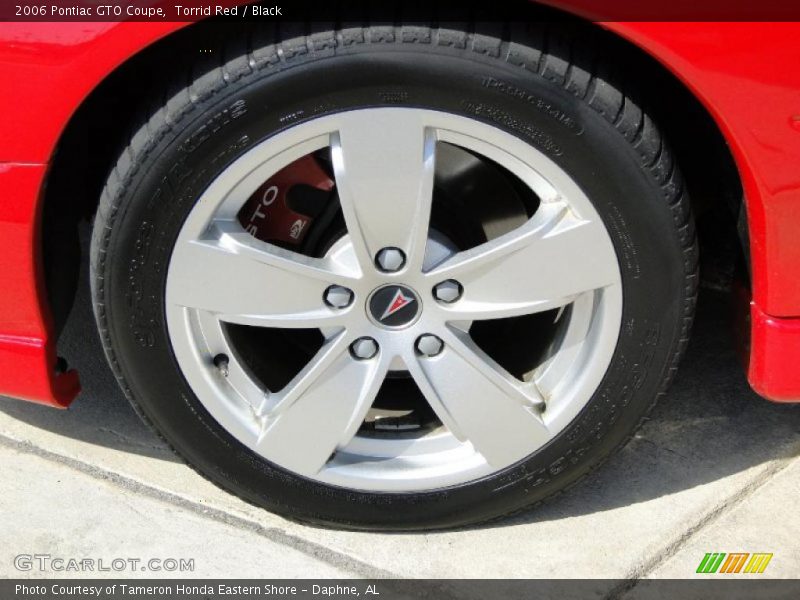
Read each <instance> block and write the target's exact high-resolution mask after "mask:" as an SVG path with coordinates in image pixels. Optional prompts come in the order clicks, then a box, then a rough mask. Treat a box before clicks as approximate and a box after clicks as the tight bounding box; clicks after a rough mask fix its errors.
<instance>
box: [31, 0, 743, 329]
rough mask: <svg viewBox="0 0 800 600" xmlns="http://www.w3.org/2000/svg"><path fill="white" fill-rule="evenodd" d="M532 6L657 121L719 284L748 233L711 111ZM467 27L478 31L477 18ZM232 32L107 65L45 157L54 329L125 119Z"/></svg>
mask: <svg viewBox="0 0 800 600" xmlns="http://www.w3.org/2000/svg"><path fill="white" fill-rule="evenodd" d="M530 12H531V14H530V16H529V17H528V18H529V19H531V20H538V19H542V20H546V21H548V25H547V27H549V28H553V27H563V28H565V31H567V32H568V34H569V35H565V36H564V37H565V38H569V37H570V36H575V35H591V36H593V37H594V38H595V39H596V40H597V41H598V42H599V43H600V44H601V45H600V46H599V47H601V48H603V52H602V55H601V56H597V57H595V58H594V60H595V61H598V63H599V64H602V65H603V67H604V68H605V69H609V70H610V71H611V72H610V73H609V78H610V79H611V80H612V81H614V82H615V84H617V85H619V86H620V87H621V88H622V89H623V90H625V91H626V92H627V91H628V90H631V88H635V90H632V91H631V93H632V95H635V97H636V98H637V100H638V101H639V102H640V104H641V105H642V106H643V107H645V108H646V109H647V110H648V112H650V114H651V115H652V117H653V118H654V120H655V121H656V122H657V123H658V124H659V127H660V129H661V130H662V132H663V133H664V134H665V136H666V137H667V139H668V140H669V142H670V144H671V146H672V147H673V150H674V154H675V156H676V157H677V160H678V163H679V165H680V167H681V169H682V171H683V174H684V177H685V180H686V184H687V187H688V190H689V194H690V197H691V199H692V207H693V210H694V213H695V218H696V221H697V224H698V233H699V240H700V246H701V275H702V281H703V283H704V284H705V285H710V286H712V287H716V288H723V289H724V288H727V287H728V286H729V284H730V281H731V279H732V278H733V276H734V272H735V270H736V269H737V267H738V266H739V265H740V264H742V262H743V261H742V259H743V258H746V255H747V252H746V250H743V248H746V239H744V240H742V243H740V241H739V236H738V232H737V223H738V220H739V219H740V218H743V215H744V211H742V210H741V204H742V186H741V181H740V178H739V173H738V170H737V169H736V166H735V162H734V160H733V157H732V155H731V152H730V150H729V148H728V146H727V144H726V142H725V139H724V137H723V135H722V133H721V132H720V130H719V128H718V127H717V125H716V123H715V122H714V119H713V118H712V117H711V115H710V114H709V113H708V111H707V110H706V109H705V107H704V106H703V105H702V104H701V103H700V102H699V101H698V99H697V98H696V97H695V96H694V95H693V94H692V93H691V92H690V91H689V90H688V89H687V88H686V87H685V86H684V85H683V83H682V82H680V81H679V80H678V79H677V78H676V77H675V76H674V75H673V74H672V73H670V72H669V71H668V70H667V69H666V68H665V67H664V66H663V65H661V64H660V63H659V62H658V61H656V60H655V59H653V58H652V57H651V56H649V55H648V54H647V53H645V52H644V51H643V50H642V49H640V48H639V47H637V46H635V45H633V44H632V43H630V42H627V41H626V40H623V39H622V38H620V37H618V36H617V35H616V34H613V33H611V32H608V31H606V30H604V29H602V28H600V27H599V26H597V25H595V24H592V23H589V22H585V21H582V20H579V19H577V18H572V17H567V16H565V15H564V14H563V13H558V12H554V11H552V10H551V9H545V8H542V7H538V6H536V5H533V4H531V8H530ZM299 27H300V28H301V30H300V31H298V32H297V33H308V31H302V28H303V27H305V28H306V29H308V30H310V29H312V28H314V27H316V26H315V25H311V24H307V25H305V26H303V25H299ZM320 27H321V25H320ZM329 27H330V25H326V26H325V28H329ZM473 27H474V28H475V30H476V31H480V27H481V26H480V25H473ZM576 29H577V30H578V31H577V32H576ZM507 32H508V28H507V27H503V26H500V25H498V24H492V25H491V27H490V31H487V33H490V34H492V35H498V34H503V35H504V34H505V33H507ZM232 35H237V36H242V30H241V26H239V25H236V24H231V23H227V22H217V21H214V20H208V21H202V22H200V23H196V24H194V25H191V26H188V27H186V28H184V29H181V30H178V31H176V32H175V33H173V34H171V35H169V36H167V37H166V38H164V39H162V40H160V41H158V42H156V43H154V44H153V45H151V46H149V47H148V48H146V49H144V50H142V51H141V52H139V53H138V54H136V55H135V56H133V57H132V58H130V59H129V60H128V61H126V62H125V63H123V64H122V65H121V66H120V67H119V68H118V69H117V70H115V71H114V72H113V73H111V74H110V75H109V76H108V77H107V78H106V79H105V80H104V81H103V82H102V83H100V85H99V86H98V87H97V88H96V89H95V90H94V91H93V92H92V93H91V94H90V95H89V96H88V97H87V98H86V100H85V101H84V102H83V103H82V104H81V106H80V107H79V108H78V110H77V111H76V112H75V114H74V115H73V117H72V119H71V120H70V121H69V123H68V125H67V127H66V128H65V130H64V132H63V134H62V136H61V138H60V140H59V142H58V144H57V146H56V151H55V153H54V156H53V158H52V161H51V170H50V175H49V177H48V182H47V186H46V189H45V194H44V200H43V201H44V208H43V220H42V236H41V239H42V240H43V242H42V243H43V248H42V256H43V257H44V270H45V276H46V282H47V291H48V302H49V304H50V307H51V310H52V314H53V316H54V320H55V324H56V327H57V331H60V329H61V327H62V326H63V324H64V322H65V321H66V318H67V316H68V313H69V311H70V309H71V305H72V302H73V299H74V296H75V291H76V289H77V282H78V272H79V267H80V261H81V257H80V249H79V245H78V227H79V223H80V221H81V220H85V219H89V218H91V216H92V215H93V213H94V211H95V209H96V207H97V204H98V202H99V198H100V194H101V191H102V188H103V185H104V183H105V180H106V178H107V176H108V173H109V171H110V169H112V168H113V166H114V164H115V162H116V160H117V157H118V155H119V154H120V152H121V151H122V149H123V148H124V147H125V145H126V144H127V143H128V140H129V139H130V137H131V136H132V135H133V133H134V130H133V128H134V127H136V126H137V125H138V124H139V123H141V122H142V121H143V119H144V116H145V115H146V114H147V112H148V111H149V110H150V109H151V108H154V107H153V106H152V101H151V100H150V99H160V98H162V97H163V95H164V90H165V89H166V90H169V89H172V88H175V87H176V86H183V85H184V84H185V83H187V80H188V79H189V77H190V76H191V74H192V73H197V72H202V69H203V65H204V64H209V61H215V60H216V61H219V60H225V59H226V57H222V58H220V57H214V56H213V55H211V56H209V57H208V58H206V57H201V60H198V57H199V54H200V52H201V49H209V48H210V49H216V48H222V47H224V44H222V43H221V42H222V40H224V39H226V38H227V37H228V36H232ZM275 35H276V36H281V37H292V36H293V32H292V31H285V30H284V31H278V29H277V27H276V28H275ZM566 51H567V52H569V48H568V47H567V49H566ZM204 61H205V62H204ZM632 74H635V75H632ZM744 229H745V231H746V228H744ZM745 235H746V233H745Z"/></svg>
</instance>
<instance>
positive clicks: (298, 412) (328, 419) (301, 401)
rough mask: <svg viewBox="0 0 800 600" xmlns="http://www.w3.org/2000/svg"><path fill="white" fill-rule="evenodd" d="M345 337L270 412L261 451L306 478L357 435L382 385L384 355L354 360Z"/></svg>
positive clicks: (328, 347)
mask: <svg viewBox="0 0 800 600" xmlns="http://www.w3.org/2000/svg"><path fill="white" fill-rule="evenodd" d="M348 341H349V340H348V339H347V338H346V336H345V335H344V334H340V335H339V336H338V337H337V338H335V339H333V340H332V341H329V342H328V343H327V344H326V345H325V346H323V348H322V349H321V350H320V351H319V352H318V353H317V355H316V356H315V357H314V359H313V360H312V361H311V363H309V365H307V366H306V368H305V369H304V370H303V371H302V372H301V373H300V374H299V375H298V376H297V377H295V379H294V380H293V381H292V382H291V383H290V384H289V385H287V386H286V388H285V389H284V390H283V391H282V392H281V393H280V394H278V400H277V403H276V404H274V406H273V407H272V408H271V409H270V410H269V411H267V412H266V418H265V424H264V427H263V429H262V432H261V435H260V437H259V439H258V442H257V449H258V451H259V452H260V453H262V454H263V455H264V456H266V457H267V458H269V459H270V460H272V461H274V462H276V463H278V464H280V465H281V466H283V467H285V468H288V469H291V470H292V471H295V472H297V473H300V474H301V475H305V476H308V477H311V476H314V475H316V474H317V473H318V472H319V471H320V469H321V468H322V467H323V466H324V465H325V463H326V462H328V460H329V459H330V457H331V455H332V454H333V453H334V452H335V451H336V449H337V448H340V447H343V446H345V445H346V444H347V442H349V441H350V440H351V439H352V437H353V436H354V435H355V433H356V431H358V428H359V426H360V425H361V423H362V422H363V421H364V418H365V417H366V414H367V411H369V409H370V407H371V406H372V402H373V400H374V399H375V395H376V394H377V393H378V389H379V387H380V385H381V382H382V381H383V378H384V375H385V374H386V371H387V368H388V362H387V361H386V360H384V359H383V358H382V357H380V356H379V357H377V358H376V359H373V360H363V361H361V360H356V359H354V358H353V357H352V356H350V353H349V352H348V350H347V344H348Z"/></svg>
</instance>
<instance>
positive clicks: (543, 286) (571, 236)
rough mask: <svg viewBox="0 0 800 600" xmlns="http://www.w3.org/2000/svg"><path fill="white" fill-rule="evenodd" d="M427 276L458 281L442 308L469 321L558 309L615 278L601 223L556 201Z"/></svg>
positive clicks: (616, 273) (455, 317)
mask: <svg viewBox="0 0 800 600" xmlns="http://www.w3.org/2000/svg"><path fill="white" fill-rule="evenodd" d="M427 279H428V280H429V281H431V285H434V284H435V283H436V282H439V281H443V280H445V279H456V280H458V281H459V282H460V283H461V284H462V285H463V288H464V292H463V295H462V297H461V299H460V300H459V301H458V302H456V303H454V304H452V305H443V306H442V308H443V310H446V311H447V312H448V313H450V314H451V316H450V317H449V318H448V320H451V321H456V320H462V321H473V320H480V319H497V318H504V317H513V316H519V315H525V314H531V313H535V312H542V311H545V310H550V309H553V308H560V307H562V306H565V305H567V304H569V303H570V302H572V301H573V300H575V298H577V297H578V296H579V295H580V294H582V293H585V292H588V291H591V290H596V289H599V288H603V287H606V286H608V285H612V284H614V283H616V282H618V281H619V270H618V267H617V260H616V256H615V254H614V250H613V247H612V246H611V243H610V241H608V235H607V234H606V232H605V228H604V227H603V225H602V224H601V223H600V222H599V221H597V220H595V221H592V220H580V219H577V218H575V217H574V216H572V215H571V214H570V212H569V210H568V208H567V206H566V204H565V203H563V202H561V201H555V202H548V203H543V204H542V205H541V206H540V207H539V210H537V212H536V214H535V215H534V216H533V217H532V218H531V219H530V220H529V221H528V222H527V223H526V224H525V225H523V226H522V227H519V228H518V229H516V230H514V231H511V232H509V233H508V234H506V235H503V236H500V237H498V238H497V239H495V240H492V241H491V242H487V243H486V244H482V245H480V246H477V247H475V248H472V249H470V250H467V251H465V252H460V253H459V254H456V255H455V256H453V257H452V258H451V259H450V260H448V261H447V262H446V263H445V264H443V265H442V266H441V267H439V268H438V269H435V270H434V271H432V272H430V273H428V274H427Z"/></svg>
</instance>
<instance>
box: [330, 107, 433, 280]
mask: <svg viewBox="0 0 800 600" xmlns="http://www.w3.org/2000/svg"><path fill="white" fill-rule="evenodd" d="M373 117H374V118H373ZM331 147H332V157H333V167H334V172H335V176H336V185H337V189H338V192H339V198H340V201H341V203H342V212H343V213H344V218H345V221H346V223H347V230H348V232H349V234H350V237H351V238H352V240H353V245H354V247H355V250H356V256H357V257H358V260H359V262H360V264H361V265H362V268H369V267H371V265H372V264H373V259H374V257H375V255H376V254H377V253H378V251H379V250H380V249H381V248H384V247H387V246H392V247H397V248H400V249H401V250H403V252H405V254H406V256H407V265H408V267H409V268H419V267H420V266H421V265H422V260H423V256H424V253H425V244H426V241H427V231H428V223H429V221H430V210H431V197H432V193H433V174H434V161H435V149H436V137H435V133H434V131H433V130H431V129H428V128H426V127H425V124H424V122H423V120H422V119H421V117H420V115H419V113H418V112H417V111H410V110H402V109H399V110H396V111H391V112H390V113H389V112H383V111H381V112H378V113H373V114H372V115H370V118H365V116H364V115H363V114H361V115H353V114H350V115H345V116H343V119H342V125H341V127H340V129H339V131H338V133H337V134H334V135H333V136H332V141H331Z"/></svg>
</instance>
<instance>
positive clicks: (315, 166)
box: [239, 155, 334, 246]
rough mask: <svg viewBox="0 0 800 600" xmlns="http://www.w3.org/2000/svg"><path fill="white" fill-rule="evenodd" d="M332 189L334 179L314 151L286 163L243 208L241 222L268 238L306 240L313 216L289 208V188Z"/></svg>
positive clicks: (257, 236)
mask: <svg viewBox="0 0 800 600" xmlns="http://www.w3.org/2000/svg"><path fill="white" fill-rule="evenodd" d="M299 184H303V185H307V186H311V187H312V188H315V189H317V190H320V191H323V192H330V191H331V190H332V189H333V186H334V183H333V181H332V180H331V178H330V177H328V175H327V174H326V173H325V171H323V170H322V167H320V165H319V163H318V162H317V159H316V158H314V157H313V156H312V155H308V156H304V157H303V158H300V159H298V160H296V161H294V162H293V163H292V164H290V165H288V166H286V167H284V168H283V169H281V170H280V171H278V172H277V173H275V175H273V176H272V177H270V178H269V179H268V180H267V181H265V182H264V183H263V184H262V185H261V187H259V188H258V189H257V190H256V191H255V193H254V194H253V195H252V196H250V198H249V199H248V200H247V202H245V204H244V206H243V207H242V209H241V210H240V211H239V222H240V223H241V224H242V225H243V226H244V228H245V229H246V230H247V231H248V233H250V234H252V235H253V236H254V237H256V238H258V239H260V240H261V241H264V242H284V243H285V244H289V245H292V246H297V245H299V244H301V243H302V242H303V239H305V237H306V233H308V229H309V227H310V226H311V223H312V222H313V220H314V219H313V217H310V216H308V215H304V214H301V213H299V212H295V211H294V210H292V209H291V208H289V204H288V202H287V198H288V196H289V191H290V190H291V189H292V188H293V187H294V186H296V185H299Z"/></svg>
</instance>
